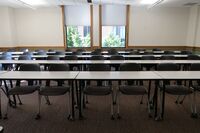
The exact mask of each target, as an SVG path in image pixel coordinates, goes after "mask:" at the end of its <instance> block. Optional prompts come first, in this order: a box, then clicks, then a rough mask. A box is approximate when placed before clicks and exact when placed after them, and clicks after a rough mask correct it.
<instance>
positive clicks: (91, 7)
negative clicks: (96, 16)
mask: <svg viewBox="0 0 200 133" xmlns="http://www.w3.org/2000/svg"><path fill="white" fill-rule="evenodd" d="M90 44H91V46H90V47H91V49H93V5H90Z"/></svg>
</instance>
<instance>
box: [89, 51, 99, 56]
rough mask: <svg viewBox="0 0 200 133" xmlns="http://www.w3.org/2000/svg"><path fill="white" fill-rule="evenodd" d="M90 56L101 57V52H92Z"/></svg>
mask: <svg viewBox="0 0 200 133" xmlns="http://www.w3.org/2000/svg"><path fill="white" fill-rule="evenodd" d="M91 55H101V51H92V52H91Z"/></svg>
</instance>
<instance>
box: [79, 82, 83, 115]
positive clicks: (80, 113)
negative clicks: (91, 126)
mask: <svg viewBox="0 0 200 133" xmlns="http://www.w3.org/2000/svg"><path fill="white" fill-rule="evenodd" d="M83 82H84V81H83V80H80V81H79V105H78V107H79V119H83V114H82V91H83Z"/></svg>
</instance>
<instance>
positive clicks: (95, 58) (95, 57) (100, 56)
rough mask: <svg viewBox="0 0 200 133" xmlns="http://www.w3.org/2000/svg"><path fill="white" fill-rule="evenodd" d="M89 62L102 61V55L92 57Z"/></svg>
mask: <svg viewBox="0 0 200 133" xmlns="http://www.w3.org/2000/svg"><path fill="white" fill-rule="evenodd" d="M90 60H104V57H103V56H102V55H93V56H92V57H91V58H90Z"/></svg>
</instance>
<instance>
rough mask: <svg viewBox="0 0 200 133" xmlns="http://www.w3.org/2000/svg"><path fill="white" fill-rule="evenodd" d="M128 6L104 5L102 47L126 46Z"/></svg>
mask: <svg viewBox="0 0 200 133" xmlns="http://www.w3.org/2000/svg"><path fill="white" fill-rule="evenodd" d="M125 38H126V6H125V5H103V6H102V38H101V39H102V47H125V46H126V42H125V40H126V39H125Z"/></svg>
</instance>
